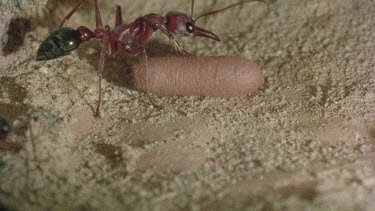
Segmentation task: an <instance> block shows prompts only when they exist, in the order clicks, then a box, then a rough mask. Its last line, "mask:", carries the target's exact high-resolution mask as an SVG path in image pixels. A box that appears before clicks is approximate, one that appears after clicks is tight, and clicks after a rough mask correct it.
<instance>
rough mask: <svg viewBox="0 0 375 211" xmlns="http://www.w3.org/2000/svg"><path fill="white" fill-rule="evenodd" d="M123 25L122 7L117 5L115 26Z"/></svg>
mask: <svg viewBox="0 0 375 211" xmlns="http://www.w3.org/2000/svg"><path fill="white" fill-rule="evenodd" d="M120 25H122V15H121V7H120V6H118V5H117V10H116V22H115V27H116V26H120Z"/></svg>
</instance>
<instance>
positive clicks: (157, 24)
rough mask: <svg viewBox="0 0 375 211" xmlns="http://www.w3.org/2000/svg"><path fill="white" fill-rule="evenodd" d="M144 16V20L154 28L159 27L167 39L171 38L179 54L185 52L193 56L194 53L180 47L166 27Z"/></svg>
mask: <svg viewBox="0 0 375 211" xmlns="http://www.w3.org/2000/svg"><path fill="white" fill-rule="evenodd" d="M145 18H146V20H147V24H149V25H151V26H152V27H155V28H157V29H159V30H160V31H161V32H162V33H163V34H165V35H166V36H167V37H168V38H169V40H171V41H172V42H173V43H174V46H175V49H176V50H177V51H178V52H179V53H180V54H182V55H184V54H185V55H188V56H195V54H191V53H189V52H187V51H186V50H184V49H183V48H182V47H181V45H180V43H179V42H178V41H177V40H176V38H175V37H174V36H173V34H172V33H170V32H169V31H168V30H166V29H165V28H164V27H163V26H162V24H160V23H158V22H156V21H154V20H153V19H152V17H145Z"/></svg>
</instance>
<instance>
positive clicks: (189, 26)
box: [186, 22, 195, 33]
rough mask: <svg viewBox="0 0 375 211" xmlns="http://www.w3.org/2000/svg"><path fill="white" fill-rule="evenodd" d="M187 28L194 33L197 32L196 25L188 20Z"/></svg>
mask: <svg viewBox="0 0 375 211" xmlns="http://www.w3.org/2000/svg"><path fill="white" fill-rule="evenodd" d="M186 30H187V31H188V32H189V33H194V32H195V26H194V24H193V23H191V22H188V23H187V24H186Z"/></svg>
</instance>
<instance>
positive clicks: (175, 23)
mask: <svg viewBox="0 0 375 211" xmlns="http://www.w3.org/2000/svg"><path fill="white" fill-rule="evenodd" d="M165 27H166V28H167V30H168V31H169V32H170V33H172V34H176V35H181V36H185V37H207V38H209V39H213V40H216V41H220V39H219V38H218V37H217V36H216V35H215V34H214V33H212V32H210V31H207V30H205V29H202V28H200V27H198V26H195V21H194V20H193V19H192V18H191V17H189V16H188V15H186V14H185V13H182V12H177V11H173V12H169V13H167V15H166V22H165Z"/></svg>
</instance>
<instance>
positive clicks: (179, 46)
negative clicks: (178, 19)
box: [173, 39, 195, 56]
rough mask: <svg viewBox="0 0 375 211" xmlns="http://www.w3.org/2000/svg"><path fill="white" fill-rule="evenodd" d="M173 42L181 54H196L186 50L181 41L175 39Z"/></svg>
mask: <svg viewBox="0 0 375 211" xmlns="http://www.w3.org/2000/svg"><path fill="white" fill-rule="evenodd" d="M173 42H174V47H175V48H176V50H177V51H178V52H179V53H180V54H185V55H188V56H195V54H192V53H189V52H187V51H185V50H184V49H183V48H182V47H181V45H180V43H178V42H177V40H176V39H173Z"/></svg>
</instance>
